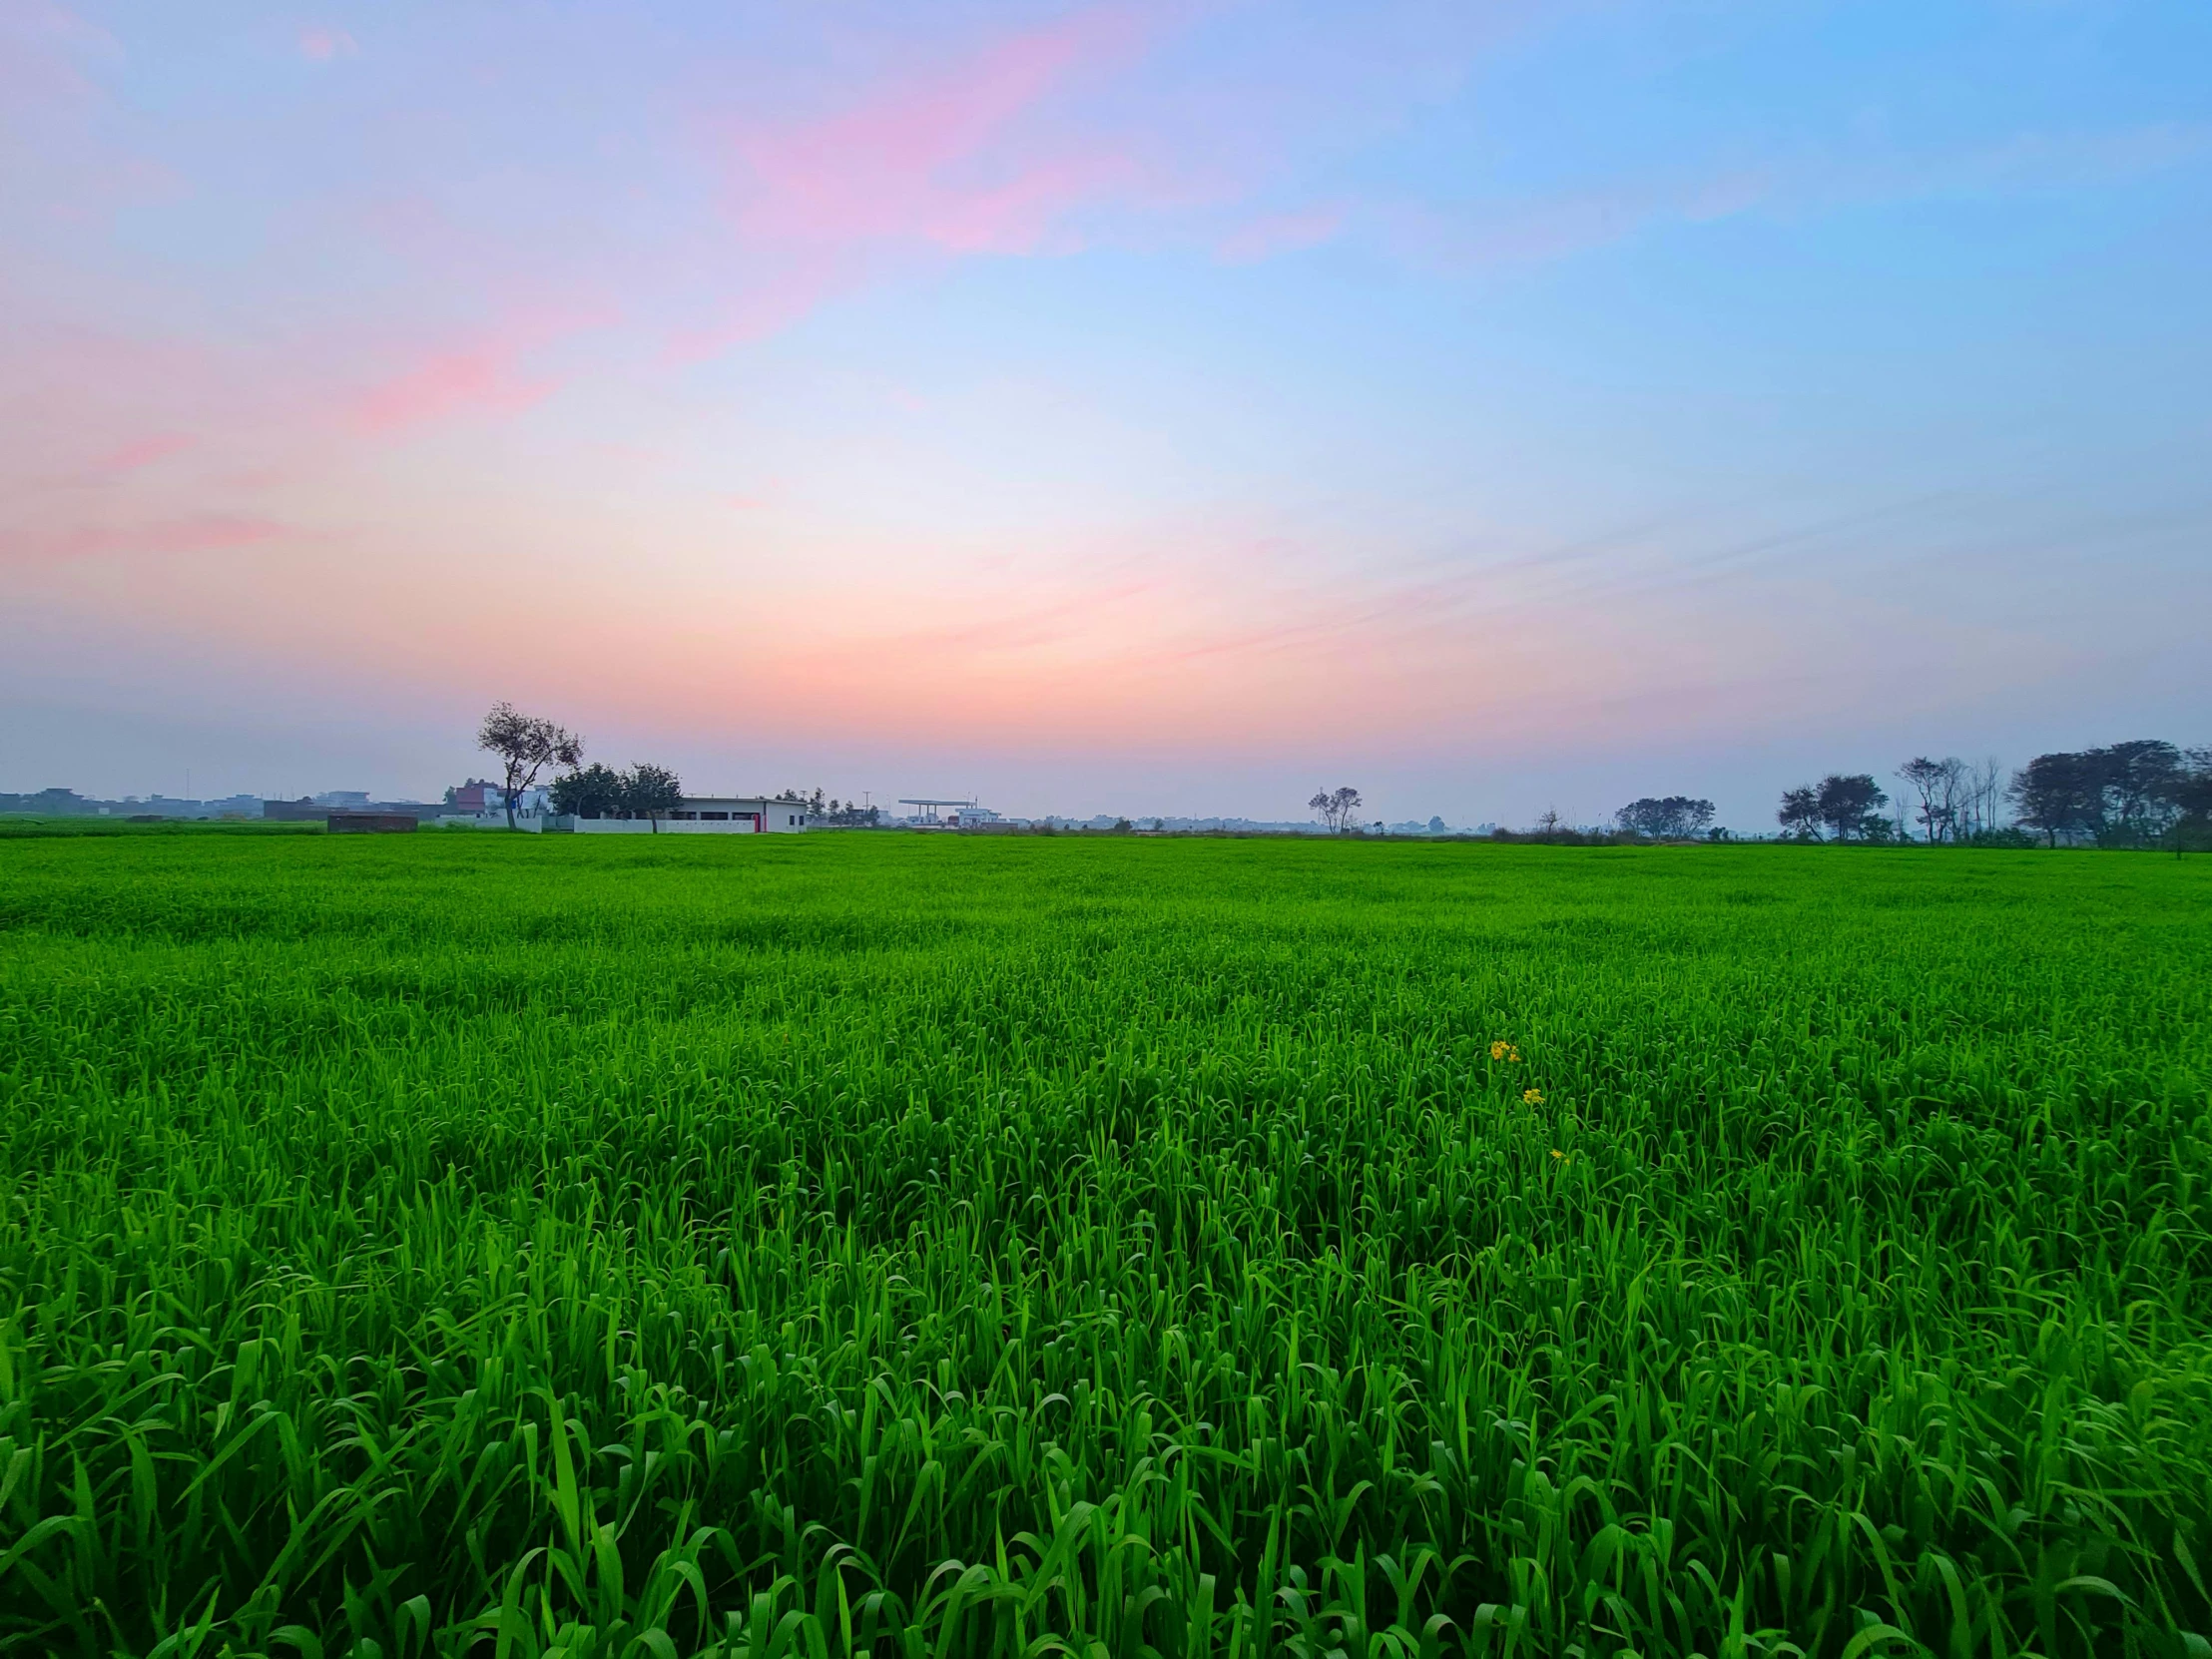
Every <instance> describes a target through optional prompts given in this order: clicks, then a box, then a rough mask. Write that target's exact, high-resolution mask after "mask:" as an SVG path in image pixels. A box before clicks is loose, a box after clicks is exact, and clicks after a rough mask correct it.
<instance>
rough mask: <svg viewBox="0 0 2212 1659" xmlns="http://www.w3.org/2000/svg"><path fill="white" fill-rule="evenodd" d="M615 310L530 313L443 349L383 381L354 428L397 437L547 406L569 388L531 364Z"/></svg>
mask: <svg viewBox="0 0 2212 1659" xmlns="http://www.w3.org/2000/svg"><path fill="white" fill-rule="evenodd" d="M611 319H612V313H610V312H598V311H593V312H574V313H563V314H558V315H524V316H521V317H518V318H515V319H513V320H510V321H507V322H503V323H501V324H499V325H497V326H495V327H493V328H491V329H490V330H488V331H487V332H486V333H485V334H484V335H483V336H482V337H480V338H478V339H475V340H471V341H467V342H465V343H461V344H454V345H446V346H441V347H438V348H436V349H433V350H431V351H429V352H428V353H426V354H424V355H423V356H421V357H420V358H419V359H418V360H417V361H416V362H415V363H414V364H413V365H412V366H410V367H408V368H405V369H403V370H401V371H399V372H398V373H396V374H393V375H391V376H389V377H387V378H385V379H383V380H381V381H378V382H377V383H375V384H374V385H372V386H370V387H369V389H368V390H367V391H365V392H363V393H362V394H361V395H360V396H359V397H358V398H357V399H356V400H355V402H354V404H353V406H352V409H351V411H350V419H349V423H350V424H351V425H352V426H353V427H354V428H355V429H356V430H359V431H364V432H371V433H391V432H397V431H402V430H404V429H406V428H408V427H411V426H419V425H422V424H424V423H426V422H430V421H436V420H444V419H449V418H453V417H458V416H462V415H471V414H473V415H512V414H519V413H521V412H522V411H523V410H525V409H530V408H534V407H536V406H537V405H538V404H540V403H542V402H544V401H545V400H546V399H547V398H548V397H550V396H552V395H553V393H554V392H556V391H558V390H559V389H560V387H561V384H562V379H561V376H560V375H558V374H556V373H554V372H552V371H551V370H550V369H547V368H543V367H538V368H533V367H531V366H530V365H529V359H530V358H532V357H533V356H535V355H536V354H537V353H539V352H541V351H542V350H544V349H545V348H546V347H547V346H549V345H551V344H553V343H554V342H555V341H557V340H560V339H562V338H565V337H567V336H569V335H572V334H576V333H579V332H582V331H584V330H586V329H588V328H593V327H598V326H603V325H604V324H605V323H607V322H608V321H610V320H611Z"/></svg>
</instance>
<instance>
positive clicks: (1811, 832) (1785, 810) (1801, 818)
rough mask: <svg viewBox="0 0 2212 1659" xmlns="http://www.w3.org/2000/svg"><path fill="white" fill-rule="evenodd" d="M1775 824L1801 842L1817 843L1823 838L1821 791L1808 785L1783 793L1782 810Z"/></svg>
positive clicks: (1776, 817)
mask: <svg viewBox="0 0 2212 1659" xmlns="http://www.w3.org/2000/svg"><path fill="white" fill-rule="evenodd" d="M1774 817H1775V822H1776V823H1778V824H1780V825H1781V826H1782V828H1783V829H1785V830H1789V831H1790V833H1791V834H1793V835H1795V836H1796V837H1797V838H1798V839H1799V840H1805V841H1817V840H1819V839H1820V838H1821V796H1820V791H1818V790H1816V789H1815V788H1813V786H1812V785H1810V784H1807V785H1805V786H1804V787H1803V788H1802V789H1795V790H1784V791H1783V792H1782V810H1781V811H1780V812H1778V813H1776V814H1775V815H1774Z"/></svg>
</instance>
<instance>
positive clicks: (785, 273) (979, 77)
mask: <svg viewBox="0 0 2212 1659" xmlns="http://www.w3.org/2000/svg"><path fill="white" fill-rule="evenodd" d="M1159 28H1160V14H1159V13H1158V12H1157V11H1153V10H1142V9H1138V8H1134V7H1129V6H1121V5H1108V6H1092V7H1088V8H1085V9H1083V10H1079V11H1076V12H1074V13H1072V14H1070V15H1069V16H1067V17H1065V18H1063V19H1060V20H1059V21H1057V22H1054V23H1051V24H1048V25H1046V26H1044V27H1041V28H1033V29H1028V30H1025V31H1022V32H1020V33H1017V34H1013V35H1010V36H1008V37H1006V38H1004V39H1001V40H998V41H995V42H993V43H991V44H989V45H986V46H984V47H981V48H979V49H977V50H975V51H972V52H970V53H968V54H966V55H964V56H960V57H956V58H953V59H951V60H949V61H945V62H941V63H939V64H938V65H936V66H935V67H933V68H930V69H927V70H922V71H918V72H914V73H909V74H906V75H902V76H897V77H894V78H892V79H890V80H887V81H885V82H883V83H880V84H878V85H877V86H875V87H874V88H872V89H870V90H868V91H866V92H864V93H862V94H861V95H859V96H858V97H857V98H855V99H853V100H851V101H850V102H848V103H846V104H844V105H843V106H842V107H840V108H836V109H834V110H832V111H830V113H828V114H825V115H821V116H817V117H815V118H812V119H806V120H799V121H789V122H779V123H764V122H757V121H751V120H747V121H740V122H738V123H735V124H726V125H724V126H722V127H720V128H719V129H718V130H717V137H716V144H717V146H718V149H719V157H720V160H721V163H722V165H723V166H724V168H725V169H726V173H727V181H728V183H727V194H726V201H727V209H728V214H729V218H730V223H731V226H732V228H733V230H734V231H735V233H736V235H737V237H738V240H739V245H740V250H741V254H742V256H743V258H744V260H745V262H746V264H747V267H748V275H747V277H746V279H745V280H744V281H743V282H741V283H740V284H738V291H737V292H736V293H735V294H734V295H733V296H732V297H731V298H729V299H728V300H727V301H726V302H725V303H724V305H723V307H722V314H721V315H720V316H719V317H718V318H717V320H716V321H715V323H714V324H713V325H712V326H710V327H708V328H704V329H694V330H690V331H686V332H683V333H680V334H679V335H677V336H676V337H675V339H674V340H673V342H672V346H673V350H674V352H675V354H676V355H678V356H680V357H686V358H689V357H697V356H701V355H705V354H708V353H710V352H712V351H714V350H717V349H720V348H721V347H723V346H726V345H729V344H734V343H738V342H741V341H744V340H749V339H755V338H759V337H761V336H763V335H765V334H768V333H772V332H774V331H776V330H778V329H780V328H783V327H785V326H788V325H789V324H790V323H792V322H793V321H795V320H797V319H798V318H800V317H802V316H804V315H806V314H807V313H808V312H809V311H811V310H812V309H814V308H815V307H816V306H817V305H819V304H821V303H822V302H823V301H824V300H826V299H828V298H830V297H832V296H833V295H835V294H837V293H840V292H843V291H846V290H847V289H849V288H851V287H853V286H855V285H857V284H858V283H860V282H863V281H865V280H867V279H869V277H872V276H875V275H877V274H879V273H881V272H882V271H883V270H884V269H886V268H887V267H889V266H891V265H895V264H896V263H897V262H898V261H899V260H901V259H905V258H911V257H913V256H914V255H917V254H918V255H925V256H936V257H948V256H960V255H975V254H993V255H1021V254H1034V253H1038V252H1042V251H1046V250H1048V249H1050V250H1055V251H1062V250H1066V249H1069V248H1072V247H1073V246H1075V245H1076V244H1077V242H1078V241H1079V238H1078V237H1077V235H1076V233H1075V232H1074V231H1073V230H1072V228H1071V220H1072V218H1073V216H1075V215H1076V214H1077V213H1078V211H1079V210H1081V209H1084V208H1086V207H1089V206H1093V205H1097V204H1101V203H1106V202H1112V201H1119V200H1129V199H1131V198H1134V197H1136V196H1139V195H1141V194H1143V192H1144V191H1145V190H1146V189H1147V186H1148V180H1149V179H1150V177H1151V175H1150V174H1149V172H1148V170H1147V169H1146V168H1145V167H1144V166H1143V165H1141V164H1140V162H1139V161H1138V159H1137V158H1136V157H1135V155H1134V154H1132V153H1131V151H1130V150H1129V149H1127V148H1126V147H1124V146H1121V145H1119V144H1116V143H1115V142H1113V141H1111V140H1107V139H1101V138H1098V137H1096V136H1085V137H1075V136H1071V135H1070V134H1068V133H1067V132H1066V131H1064V130H1061V131H1058V132H1056V133H1054V134H1052V135H1050V136H1047V135H1046V134H1045V133H1043V132H1040V131H1037V130H1034V129H1033V128H1032V127H1030V126H1029V125H1027V124H1028V123H1030V122H1031V121H1032V119H1033V118H1035V117H1037V116H1039V115H1040V113H1042V112H1045V111H1047V110H1048V109H1050V108H1051V107H1052V106H1053V105H1054V104H1055V102H1056V101H1058V100H1061V99H1064V98H1066V97H1068V96H1071V95H1072V94H1073V93H1074V92H1075V90H1077V89H1078V88H1079V87H1081V86H1083V85H1084V84H1086V83H1095V82H1097V81H1099V80H1102V79H1104V78H1106V77H1109V76H1111V75H1113V74H1115V73H1116V72H1118V71H1120V70H1122V69H1124V68H1126V67H1127V66H1128V65H1130V64H1131V63H1133V62H1134V61H1135V60H1136V59H1137V58H1138V57H1140V56H1141V55H1142V54H1143V52H1144V51H1145V49H1146V48H1147V47H1148V46H1149V45H1150V44H1151V42H1152V40H1153V39H1154V37H1155V36H1156V34H1157V33H1158V30H1159Z"/></svg>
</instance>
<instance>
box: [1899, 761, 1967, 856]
mask: <svg viewBox="0 0 2212 1659" xmlns="http://www.w3.org/2000/svg"><path fill="white" fill-rule="evenodd" d="M1898 777H1899V778H1900V779H1901V780H1903V781H1904V782H1905V783H1906V784H1907V785H1909V786H1910V787H1911V788H1912V790H1913V793H1914V794H1915V795H1917V796H1919V797H1920V799H1921V806H1920V812H1919V813H1918V814H1917V815H1916V816H1917V817H1918V818H1919V819H1920V822H1921V825H1922V827H1923V829H1925V830H1926V831H1927V833H1928V844H1929V845H1931V846H1934V845H1935V844H1936V842H1937V841H1940V840H1942V839H1943V838H1944V837H1945V836H1946V835H1948V836H1955V835H1956V833H1957V825H1958V810H1959V801H1960V798H1961V797H1962V796H1963V795H1964V793H1965V787H1966V763H1965V762H1964V761H1961V760H1959V759H1958V758H1957V757H1956V756H1955V755H1952V756H1946V757H1945V758H1944V759H1942V760H1940V761H1932V760H1930V759H1929V758H1928V757H1927V756H1926V755H1917V756H1915V757H1914V758H1913V759H1912V760H1910V761H1907V762H1906V763H1905V765H1903V766H1901V767H1899V768H1898Z"/></svg>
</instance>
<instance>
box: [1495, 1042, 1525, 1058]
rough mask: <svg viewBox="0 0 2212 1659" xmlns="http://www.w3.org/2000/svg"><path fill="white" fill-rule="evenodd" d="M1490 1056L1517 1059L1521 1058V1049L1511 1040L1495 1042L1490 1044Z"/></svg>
mask: <svg viewBox="0 0 2212 1659" xmlns="http://www.w3.org/2000/svg"><path fill="white" fill-rule="evenodd" d="M1490 1058H1491V1059H1493V1060H1517V1059H1519V1058H1520V1050H1519V1049H1517V1048H1515V1047H1514V1046H1513V1045H1512V1044H1511V1043H1509V1042H1503V1041H1499V1042H1494V1043H1492V1044H1490Z"/></svg>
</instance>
